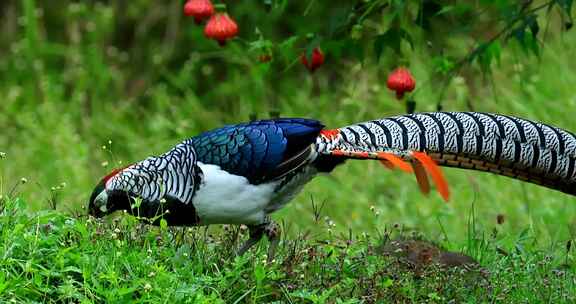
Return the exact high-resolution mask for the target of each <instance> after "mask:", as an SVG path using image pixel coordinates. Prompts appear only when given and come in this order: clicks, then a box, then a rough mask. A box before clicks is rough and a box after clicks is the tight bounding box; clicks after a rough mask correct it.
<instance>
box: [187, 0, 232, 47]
mask: <svg viewBox="0 0 576 304" xmlns="http://www.w3.org/2000/svg"><path fill="white" fill-rule="evenodd" d="M184 14H185V15H186V16H190V17H194V21H195V22H196V23H197V24H200V23H202V21H204V20H205V19H208V22H207V23H206V26H205V27H204V35H205V36H206V37H207V38H209V39H214V40H216V41H217V42H218V44H219V45H220V46H225V45H226V42H227V41H228V40H230V39H232V38H234V37H236V35H238V24H236V22H235V21H234V20H233V19H232V18H230V16H228V14H227V13H221V12H216V11H215V9H214V5H213V4H212V2H211V1H210V0H188V1H187V2H186V4H185V5H184Z"/></svg>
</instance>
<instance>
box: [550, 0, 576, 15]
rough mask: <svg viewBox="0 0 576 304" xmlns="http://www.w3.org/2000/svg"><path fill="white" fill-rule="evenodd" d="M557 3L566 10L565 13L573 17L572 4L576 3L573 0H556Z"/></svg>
mask: <svg viewBox="0 0 576 304" xmlns="http://www.w3.org/2000/svg"><path fill="white" fill-rule="evenodd" d="M554 2H556V4H558V6H560V8H562V10H564V13H566V15H568V17H570V18H572V4H573V3H574V1H573V0H555V1H554Z"/></svg>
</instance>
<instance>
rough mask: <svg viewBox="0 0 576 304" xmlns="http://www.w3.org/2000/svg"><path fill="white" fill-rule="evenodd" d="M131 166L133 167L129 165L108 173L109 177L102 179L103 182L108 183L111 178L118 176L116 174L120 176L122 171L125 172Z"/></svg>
mask: <svg viewBox="0 0 576 304" xmlns="http://www.w3.org/2000/svg"><path fill="white" fill-rule="evenodd" d="M130 166H131V164H130V165H128V166H124V167H119V168H116V169H114V170H112V172H110V173H108V175H106V176H104V177H103V178H102V182H104V183H106V182H108V180H110V179H111V178H113V177H114V176H116V174H118V173H119V172H120V171H122V170H124V169H126V168H128V167H130Z"/></svg>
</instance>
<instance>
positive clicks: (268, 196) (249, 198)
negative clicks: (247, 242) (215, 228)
mask: <svg viewBox="0 0 576 304" xmlns="http://www.w3.org/2000/svg"><path fill="white" fill-rule="evenodd" d="M198 166H199V167H200V169H202V172H203V173H204V178H203V180H202V184H201V185H200V188H199V189H198V191H197V192H196V194H195V195H194V198H193V200H192V203H193V204H194V208H196V211H197V213H198V216H199V217H200V224H202V225H208V224H247V225H248V224H261V223H263V222H264V219H265V217H266V207H267V206H268V204H270V202H271V200H272V197H273V196H274V189H275V188H276V186H277V185H278V182H272V183H267V184H260V185H252V184H250V183H249V182H248V180H247V179H246V178H245V177H243V176H238V175H233V174H230V173H228V172H226V171H224V170H221V169H220V167H219V166H216V165H209V164H202V163H198Z"/></svg>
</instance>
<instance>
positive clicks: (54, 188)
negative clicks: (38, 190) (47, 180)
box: [50, 187, 58, 192]
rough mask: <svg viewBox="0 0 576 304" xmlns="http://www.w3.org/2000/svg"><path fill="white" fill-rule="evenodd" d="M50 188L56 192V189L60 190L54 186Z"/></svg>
mask: <svg viewBox="0 0 576 304" xmlns="http://www.w3.org/2000/svg"><path fill="white" fill-rule="evenodd" d="M50 190H52V192H54V191H56V190H58V188H56V187H52V188H50Z"/></svg>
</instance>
